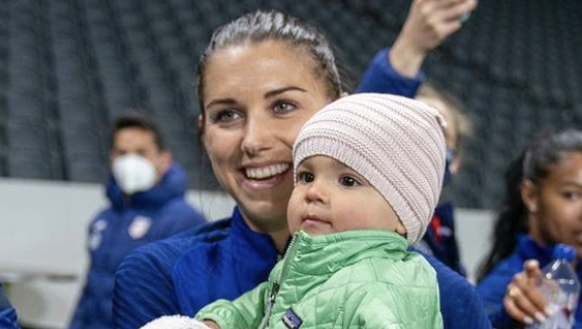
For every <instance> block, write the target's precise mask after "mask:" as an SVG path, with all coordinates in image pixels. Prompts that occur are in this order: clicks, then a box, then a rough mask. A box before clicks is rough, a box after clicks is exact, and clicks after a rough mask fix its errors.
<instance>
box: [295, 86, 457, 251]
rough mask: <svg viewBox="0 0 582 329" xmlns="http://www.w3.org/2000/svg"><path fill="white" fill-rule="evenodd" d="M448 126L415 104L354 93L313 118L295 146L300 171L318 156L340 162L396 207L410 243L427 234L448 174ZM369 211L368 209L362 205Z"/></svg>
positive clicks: (431, 112) (405, 99) (424, 106)
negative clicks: (303, 165)
mask: <svg viewBox="0 0 582 329" xmlns="http://www.w3.org/2000/svg"><path fill="white" fill-rule="evenodd" d="M444 128H445V122H444V119H443V118H442V117H441V116H440V115H439V114H438V112H437V111H436V110H435V109H433V108H431V107H429V106H428V105H425V104H424V103H421V102H419V101H415V100H413V99H409V98H404V97H400V96H393V95H387V94H355V95H351V96H346V97H343V98H340V99H339V100H337V101H335V102H333V103H331V104H329V105H327V106H326V107H324V108H323V109H322V110H320V111H319V112H317V113H316V114H315V115H314V116H313V117H312V118H311V119H309V120H308V121H307V122H306V123H305V125H304V126H303V128H302V129H301V131H300V132H299V136H298V137H297V140H296V141H295V145H294V147H293V163H294V170H295V181H297V167H298V166H299V165H300V164H301V162H302V161H303V160H305V159H306V158H308V157H311V156H314V155H325V156H328V157H331V158H333V159H336V160H338V161H340V162H342V163H343V164H345V165H347V166H348V167H350V168H352V169H353V170H355V171H356V172H358V173H359V174H360V175H362V176H364V177H365V178H366V179H367V180H368V182H369V183H370V184H371V185H372V186H374V188H376V189H377V190H378V191H379V192H380V193H381V194H382V195H383V196H384V198H385V199H386V201H388V203H389V204H390V205H391V206H392V208H393V209H394V211H395V212H396V214H397V215H398V218H399V219H400V221H401V222H402V224H403V225H404V227H405V228H406V230H407V240H408V243H409V244H414V243H415V242H417V241H418V240H419V239H420V238H421V237H422V235H424V233H425V231H426V228H427V226H428V223H429V221H430V219H431V217H432V214H433V211H434V207H435V206H436V204H437V202H438V200H439V195H440V191H441V187H442V182H443V175H444V172H445V148H446V146H445V145H446V144H445V137H444ZM362 207H365V205H362Z"/></svg>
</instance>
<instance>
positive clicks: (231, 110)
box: [200, 41, 331, 233]
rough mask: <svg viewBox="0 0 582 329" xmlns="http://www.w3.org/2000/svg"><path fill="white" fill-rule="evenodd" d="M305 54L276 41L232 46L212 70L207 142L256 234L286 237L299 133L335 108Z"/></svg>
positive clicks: (214, 57)
mask: <svg viewBox="0 0 582 329" xmlns="http://www.w3.org/2000/svg"><path fill="white" fill-rule="evenodd" d="M313 67H314V63H313V62H312V60H311V59H310V57H309V56H307V54H306V53H305V52H303V51H301V50H298V49H296V48H292V47H290V46H287V45H286V44H285V43H282V42H277V41H263V42H260V43H254V44H245V45H240V46H231V47H228V48H225V49H222V50H220V51H218V52H216V53H215V54H214V55H212V57H211V58H210V60H209V61H208V62H207V66H206V75H205V84H204V85H205V87H204V90H203V93H204V95H203V96H204V97H203V99H204V113H205V117H204V118H202V117H201V118H200V119H201V120H200V125H201V128H202V129H203V142H204V146H205V148H206V151H207V153H208V156H209V158H210V162H211V163H212V168H213V170H214V173H215V175H216V177H217V179H218V181H219V182H220V184H221V185H222V186H223V188H224V189H225V190H226V191H227V193H229V194H230V195H231V196H232V197H233V198H234V199H235V200H236V202H237V204H238V205H239V207H240V209H241V212H242V214H243V216H244V217H245V219H246V220H247V222H248V224H249V225H250V226H251V228H253V229H255V230H258V231H261V232H265V233H268V232H272V231H275V230H281V229H286V209H287V202H288V201H289V197H290V196H291V191H292V189H293V165H292V154H291V151H292V148H293V143H294V141H295V138H296V137H297V134H298V132H299V129H300V128H301V127H302V125H303V124H304V123H305V121H307V120H308V119H309V118H310V117H311V116H312V115H313V114H314V113H315V112H316V111H318V110H319V109H321V108H322V107H323V106H325V105H326V104H327V103H329V102H330V101H331V100H330V99H329V98H328V96H327V94H326V85H325V83H324V80H323V79H322V78H319V77H318V76H316V74H315V72H314V70H313Z"/></svg>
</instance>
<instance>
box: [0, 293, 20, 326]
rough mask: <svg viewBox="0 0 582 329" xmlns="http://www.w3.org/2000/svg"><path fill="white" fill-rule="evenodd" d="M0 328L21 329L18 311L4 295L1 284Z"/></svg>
mask: <svg viewBox="0 0 582 329" xmlns="http://www.w3.org/2000/svg"><path fill="white" fill-rule="evenodd" d="M0 328H2V329H19V326H18V317H17V316H16V311H15V310H14V308H13V307H12V305H11V304H10V301H8V298H6V295H4V288H3V287H2V282H0Z"/></svg>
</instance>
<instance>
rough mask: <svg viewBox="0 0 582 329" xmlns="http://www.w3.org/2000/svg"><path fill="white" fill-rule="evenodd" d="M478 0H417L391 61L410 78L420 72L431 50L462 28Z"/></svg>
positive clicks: (394, 46)
mask: <svg viewBox="0 0 582 329" xmlns="http://www.w3.org/2000/svg"><path fill="white" fill-rule="evenodd" d="M476 6H477V0H414V1H413V2H412V5H411V7H410V12H409V13H408V17H407V18H406V22H404V26H403V27H402V31H401V32H400V34H399V35H398V38H397V39H396V41H395V42H394V45H393V47H392V50H391V51H390V63H391V64H392V67H394V68H395V69H396V71H397V72H398V73H400V74H401V75H403V76H407V77H414V76H416V75H417V74H418V71H419V70H420V67H421V66H422V62H423V61H424V58H425V57H426V55H427V54H428V52H429V51H431V50H432V49H434V48H435V47H437V46H438V45H440V44H441V43H442V42H443V41H444V40H445V39H446V38H447V37H448V36H450V35H451V34H453V33H455V32H456V31H458V30H459V29H460V28H461V25H462V17H463V16H464V15H467V14H468V13H470V12H471V11H473V10H474V9H475V7H476Z"/></svg>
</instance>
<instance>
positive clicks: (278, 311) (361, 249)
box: [196, 230, 443, 329]
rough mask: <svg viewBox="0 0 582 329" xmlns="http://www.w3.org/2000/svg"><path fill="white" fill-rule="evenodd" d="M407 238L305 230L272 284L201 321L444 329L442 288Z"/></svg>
mask: <svg viewBox="0 0 582 329" xmlns="http://www.w3.org/2000/svg"><path fill="white" fill-rule="evenodd" d="M406 247H407V245H406V240H405V239H404V238H403V237H401V236H400V235H398V234H396V233H393V232H388V231H380V230H360V231H347V232H341V233H334V234H328V235H321V236H316V237H310V236H308V235H307V234H306V233H304V232H302V231H300V232H298V233H297V234H296V235H295V237H294V238H293V241H292V242H291V245H290V246H289V249H288V250H287V253H286V254H285V258H284V259H283V260H282V261H281V262H279V263H278V264H277V265H276V266H275V268H274V269H273V271H272V272H271V275H270V276H269V281H268V282H265V283H262V284H260V285H259V286H258V287H256V288H255V289H253V290H251V291H249V292H247V293H246V294H244V295H242V296H241V297H239V298H238V299H236V300H235V301H232V302H230V301H226V300H218V301H216V302H214V303H212V304H210V305H208V306H206V307H204V308H203V309H202V310H200V312H199V313H198V314H197V315H196V318H197V319H199V320H203V319H206V320H212V321H214V322H216V323H217V324H218V325H219V326H220V327H221V328H222V329H256V328H259V329H263V328H285V329H295V328H302V329H307V328H318V329H327V328H374V329H380V328H410V329H423V328H426V329H428V328H430V329H437V328H439V329H440V328H442V327H443V324H442V318H441V314H440V305H439V297H438V296H439V293H438V284H437V280H436V274H435V272H434V270H433V268H432V267H431V266H430V265H429V264H428V263H427V262H426V260H425V259H424V258H423V257H422V256H420V255H418V254H416V253H413V252H408V251H407V250H406Z"/></svg>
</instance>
